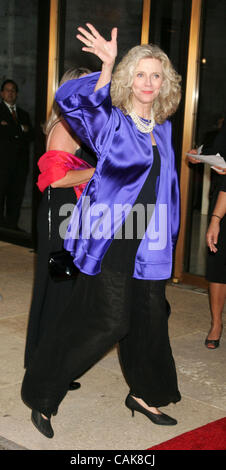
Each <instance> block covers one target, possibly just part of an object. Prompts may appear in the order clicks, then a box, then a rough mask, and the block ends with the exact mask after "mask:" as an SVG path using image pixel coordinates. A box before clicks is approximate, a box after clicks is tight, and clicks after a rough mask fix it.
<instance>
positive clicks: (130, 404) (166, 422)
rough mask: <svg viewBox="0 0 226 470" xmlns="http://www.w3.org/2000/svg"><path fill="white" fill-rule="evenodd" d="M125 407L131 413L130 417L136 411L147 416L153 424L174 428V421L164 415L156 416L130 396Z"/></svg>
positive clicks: (175, 421)
mask: <svg viewBox="0 0 226 470" xmlns="http://www.w3.org/2000/svg"><path fill="white" fill-rule="evenodd" d="M125 405H126V406H127V408H129V409H130V410H131V411H132V417H134V411H138V413H142V414H143V415H145V416H147V418H149V419H150V420H151V421H152V423H154V424H160V425H162V426H174V425H175V424H177V420H176V419H174V418H171V417H170V416H168V415H166V414H165V413H161V414H156V413H152V412H151V411H149V410H146V408H144V407H143V406H141V405H140V404H139V403H138V402H137V400H135V399H134V398H133V397H132V395H130V394H129V395H128V396H127V397H126V401H125Z"/></svg>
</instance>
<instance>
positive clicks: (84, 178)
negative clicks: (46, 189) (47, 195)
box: [51, 168, 95, 188]
mask: <svg viewBox="0 0 226 470" xmlns="http://www.w3.org/2000/svg"><path fill="white" fill-rule="evenodd" d="M94 171H95V168H87V170H69V171H68V172H67V174H66V175H65V176H64V177H63V178H61V179H60V180H57V181H55V182H54V183H52V184H51V187H52V188H71V187H73V186H78V185H79V184H82V183H88V181H89V180H90V179H91V178H92V176H93V173H94Z"/></svg>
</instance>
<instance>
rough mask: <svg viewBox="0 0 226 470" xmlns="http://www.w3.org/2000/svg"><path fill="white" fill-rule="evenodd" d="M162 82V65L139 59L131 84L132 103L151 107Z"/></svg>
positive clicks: (157, 61) (157, 62)
mask: <svg viewBox="0 0 226 470" xmlns="http://www.w3.org/2000/svg"><path fill="white" fill-rule="evenodd" d="M162 82H163V71H162V64H161V62H160V61H159V60H158V59H151V58H149V57H147V58H145V59H141V60H140V61H139V63H138V65H137V67H136V69H135V72H134V79H133V84H132V93H133V96H132V102H133V106H134V107H135V108H136V105H138V106H139V105H150V106H151V105H152V103H153V101H154V100H155V99H156V98H157V96H158V94H159V91H160V88H161V85H162Z"/></svg>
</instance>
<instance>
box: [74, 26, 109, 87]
mask: <svg viewBox="0 0 226 470" xmlns="http://www.w3.org/2000/svg"><path fill="white" fill-rule="evenodd" d="M86 26H87V28H88V29H89V31H88V30H86V29H84V28H82V27H81V26H80V27H79V28H78V31H79V32H80V33H81V34H77V36H76V37H77V39H79V41H81V42H82V43H83V44H85V47H83V48H82V50H83V51H85V52H90V53H91V54H94V55H96V56H97V57H99V59H101V60H102V71H101V74H100V78H99V80H98V82H97V84H96V87H95V91H97V90H99V89H100V88H102V87H104V86H105V85H107V84H108V83H109V82H110V81H111V75H112V70H113V67H114V64H115V58H116V56H117V28H113V29H112V31H111V41H106V40H105V39H104V38H103V37H102V36H101V35H100V34H99V33H98V31H97V30H96V29H95V28H94V26H93V25H92V24H90V23H86Z"/></svg>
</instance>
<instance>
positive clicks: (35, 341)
mask: <svg viewBox="0 0 226 470" xmlns="http://www.w3.org/2000/svg"><path fill="white" fill-rule="evenodd" d="M87 73H89V70H88V69H85V68H74V69H70V70H67V71H66V72H65V74H64V75H63V77H62V79H61V84H62V83H65V82H66V81H68V80H71V79H77V78H78V77H80V76H84V75H85V74H87ZM44 132H45V135H46V153H45V154H44V155H43V156H42V157H41V158H40V159H39V162H38V165H39V168H40V170H41V173H40V175H39V178H38V183H37V184H38V187H39V189H40V191H41V192H42V193H43V195H42V199H41V203H40V206H39V211H38V220H37V229H38V252H37V265H36V274H35V282H34V289H33V296H32V303H31V309H30V315H29V322H28V330H27V340H26V348H25V368H28V367H29V364H30V363H31V362H32V360H33V357H34V355H35V352H36V349H37V347H38V345H39V343H40V341H41V340H42V338H43V337H46V338H48V341H51V335H52V334H53V329H52V322H55V321H56V320H57V315H58V311H60V312H61V310H62V309H63V308H64V305H65V302H66V301H67V299H68V297H70V295H71V292H72V287H73V283H74V281H70V280H69V281H68V280H67V281H62V282H60V283H56V282H54V281H53V280H52V279H51V277H50V275H49V272H48V258H49V254H50V253H51V252H54V251H59V250H61V249H62V248H63V241H64V240H63V238H62V233H61V230H60V226H61V224H62V223H63V222H64V219H66V217H67V216H68V215H70V212H69V214H68V213H67V210H66V209H65V211H64V216H61V215H60V209H61V208H62V207H63V206H65V205H66V204H68V209H69V210H70V208H72V207H73V206H74V205H75V204H76V202H77V197H78V196H79V195H80V192H81V191H82V190H83V188H84V186H85V184H86V183H87V182H88V181H89V180H90V178H91V177H92V175H93V173H94V170H95V168H93V167H95V165H96V156H95V155H94V154H93V153H92V152H91V151H89V150H88V149H86V147H85V146H83V145H82V144H81V142H80V140H79V139H78V137H77V136H76V135H75V134H74V133H73V132H72V131H71V129H70V128H69V126H68V124H67V123H66V122H65V120H64V119H63V116H62V115H61V112H60V109H59V106H58V105H57V103H56V102H54V104H53V108H52V111H51V114H50V117H49V119H48V121H47V122H46V124H45V126H44ZM45 335H46V336H45ZM42 361H45V357H42ZM68 385H69V384H68ZM79 386H80V385H79V384H78V383H77V382H71V384H70V385H69V388H70V389H71V390H74V389H76V388H78V387H79Z"/></svg>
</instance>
